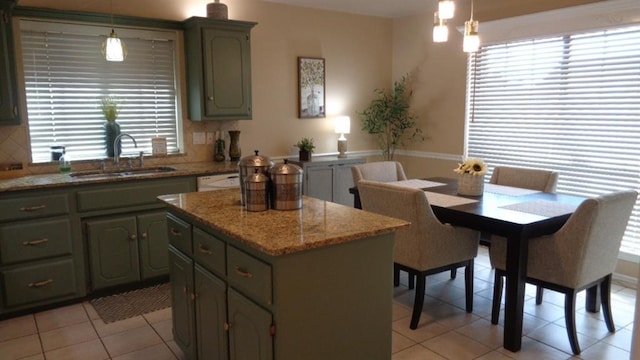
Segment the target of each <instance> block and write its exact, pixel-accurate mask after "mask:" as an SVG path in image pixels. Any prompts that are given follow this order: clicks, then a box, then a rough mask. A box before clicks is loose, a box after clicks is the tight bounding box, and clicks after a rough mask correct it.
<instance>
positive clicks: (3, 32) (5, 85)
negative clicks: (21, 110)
mask: <svg viewBox="0 0 640 360" xmlns="http://www.w3.org/2000/svg"><path fill="white" fill-rule="evenodd" d="M14 6H15V2H14V1H6V0H0V16H1V18H0V125H16V124H19V123H20V118H19V117H18V95H17V94H18V84H17V82H16V66H15V49H14V46H13V30H12V28H11V12H12V10H13V7H14Z"/></svg>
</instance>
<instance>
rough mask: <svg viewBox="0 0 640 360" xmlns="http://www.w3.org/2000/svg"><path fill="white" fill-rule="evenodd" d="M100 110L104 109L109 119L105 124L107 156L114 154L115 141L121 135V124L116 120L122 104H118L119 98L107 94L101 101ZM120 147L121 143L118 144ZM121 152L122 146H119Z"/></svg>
mask: <svg viewBox="0 0 640 360" xmlns="http://www.w3.org/2000/svg"><path fill="white" fill-rule="evenodd" d="M100 110H102V115H104V118H105V119H106V120H107V122H105V124H104V139H105V147H106V151H107V156H109V157H113V156H114V153H115V151H114V148H113V142H114V141H115V140H116V137H117V136H118V135H120V124H118V123H117V122H116V119H118V115H119V114H120V106H119V104H118V100H117V99H116V98H115V97H112V96H105V97H103V98H102V100H101V101H100ZM118 146H119V147H120V144H118ZM120 152H121V148H118V154H119V153H120Z"/></svg>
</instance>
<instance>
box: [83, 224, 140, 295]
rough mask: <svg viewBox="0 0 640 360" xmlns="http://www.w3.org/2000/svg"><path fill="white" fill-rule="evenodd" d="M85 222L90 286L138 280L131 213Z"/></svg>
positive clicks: (105, 285) (138, 271)
mask: <svg viewBox="0 0 640 360" xmlns="http://www.w3.org/2000/svg"><path fill="white" fill-rule="evenodd" d="M85 226H86V233H87V243H88V246H89V268H90V271H91V288H92V289H94V290H95V289H101V288H106V287H110V286H115V285H120V284H126V283H130V282H134V281H138V280H140V270H139V265H138V242H137V235H136V234H137V231H136V218H135V217H134V216H126V217H114V218H107V219H100V220H90V221H86V223H85Z"/></svg>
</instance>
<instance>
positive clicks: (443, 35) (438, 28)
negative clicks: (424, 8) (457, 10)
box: [433, 24, 449, 43]
mask: <svg viewBox="0 0 640 360" xmlns="http://www.w3.org/2000/svg"><path fill="white" fill-rule="evenodd" d="M447 40H449V28H448V27H447V25H444V24H438V25H434V26H433V42H436V43H441V42H447Z"/></svg>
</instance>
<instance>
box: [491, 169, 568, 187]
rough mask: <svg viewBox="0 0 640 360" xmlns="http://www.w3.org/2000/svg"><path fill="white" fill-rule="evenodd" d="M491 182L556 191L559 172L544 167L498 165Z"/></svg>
mask: <svg viewBox="0 0 640 360" xmlns="http://www.w3.org/2000/svg"><path fill="white" fill-rule="evenodd" d="M489 183H490V184H496V185H506V186H513V187H519V188H523V189H530V190H539V191H544V192H548V193H555V192H556V186H557V184H558V173H557V172H555V171H550V170H542V169H529V168H518V167H510V166H496V167H495V168H494V169H493V173H492V174H491V179H490V180H489Z"/></svg>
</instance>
